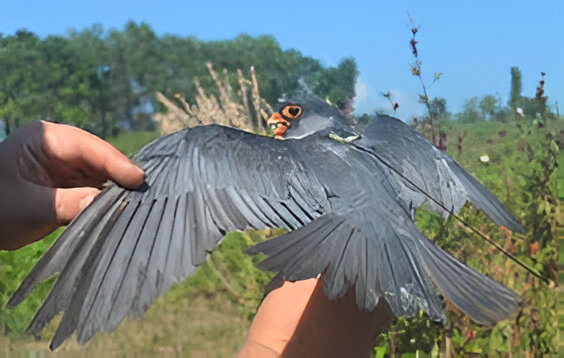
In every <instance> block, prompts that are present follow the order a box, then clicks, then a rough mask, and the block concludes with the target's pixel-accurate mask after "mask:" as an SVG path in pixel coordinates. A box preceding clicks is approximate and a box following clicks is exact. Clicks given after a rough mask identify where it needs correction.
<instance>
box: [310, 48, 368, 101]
mask: <svg viewBox="0 0 564 358" xmlns="http://www.w3.org/2000/svg"><path fill="white" fill-rule="evenodd" d="M357 76H358V69H357V66H356V62H355V60H354V58H345V59H343V60H341V62H339V65H338V66H337V67H336V68H335V67H330V68H328V69H326V70H324V71H322V72H321V73H320V74H319V77H318V79H317V83H316V85H315V87H314V89H313V93H315V94H316V95H318V96H320V97H321V98H326V99H328V100H329V101H330V102H331V103H332V104H334V105H335V106H337V107H339V108H340V109H345V107H347V105H349V104H350V101H351V100H352V98H354V96H355V90H354V86H355V84H356V78H357Z"/></svg>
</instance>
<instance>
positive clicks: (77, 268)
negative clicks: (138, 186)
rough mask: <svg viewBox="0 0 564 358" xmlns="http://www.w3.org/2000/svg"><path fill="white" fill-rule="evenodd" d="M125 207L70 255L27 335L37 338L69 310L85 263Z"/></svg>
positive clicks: (119, 204)
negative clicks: (44, 329)
mask: <svg viewBox="0 0 564 358" xmlns="http://www.w3.org/2000/svg"><path fill="white" fill-rule="evenodd" d="M122 194H123V192H122ZM119 197H121V196H119ZM126 206H127V203H126V202H120V201H119V200H116V202H115V203H114V208H112V209H111V210H110V211H109V212H110V213H111V214H110V215H108V216H104V218H103V219H102V220H101V221H100V222H99V223H100V225H93V226H91V229H93V231H92V232H91V233H90V232H89V233H88V235H87V236H85V239H84V240H83V242H81V243H80V245H79V246H78V248H77V251H75V254H74V255H71V257H70V260H69V261H68V262H67V263H66V265H65V267H64V269H63V271H62V272H61V275H60V276H59V277H58V278H57V280H56V281H55V284H54V285H53V287H51V290H50V291H49V295H48V296H47V298H46V299H45V300H44V301H43V303H42V305H41V307H40V308H39V310H38V311H37V313H36V314H35V316H34V317H33V319H32V320H31V322H30V323H29V325H28V327H27V329H26V331H27V332H28V333H31V334H34V335H37V334H39V332H40V331H41V330H42V329H43V328H44V327H45V325H46V324H47V323H48V322H50V321H51V320H52V319H53V318H54V317H55V316H56V315H57V314H59V313H60V312H61V311H63V310H65V309H67V308H68V306H69V304H70V303H71V302H72V301H71V298H72V294H73V293H74V291H75V288H76V286H77V285H78V284H79V282H80V279H81V276H82V270H83V268H84V266H85V263H86V262H88V260H89V259H90V255H92V253H93V252H96V250H98V248H99V246H100V245H101V244H100V242H99V241H100V240H99V239H100V238H101V237H102V235H105V234H106V233H107V231H109V228H111V226H112V225H113V223H114V222H115V221H116V220H117V218H119V215H120V214H121V212H122V211H123V210H124V208H125V207H126ZM96 224H98V223H96Z"/></svg>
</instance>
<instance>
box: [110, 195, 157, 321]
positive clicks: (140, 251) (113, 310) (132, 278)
mask: <svg viewBox="0 0 564 358" xmlns="http://www.w3.org/2000/svg"><path fill="white" fill-rule="evenodd" d="M159 206H160V202H158V201H157V200H155V199H153V200H152V201H151V202H150V205H146V204H145V205H144V207H146V208H147V209H145V210H146V212H145V211H144V210H143V211H141V210H140V211H138V212H137V215H136V216H135V218H134V220H133V221H132V224H131V225H130V227H129V229H128V231H127V232H126V233H125V234H124V236H125V237H124V240H125V241H126V242H135V244H134V245H133V246H132V247H131V248H128V249H127V250H124V251H125V252H124V254H123V256H124V258H125V261H126V262H127V265H126V266H125V272H124V273H123V276H122V279H121V281H120V282H119V285H117V290H115V291H114V292H115V294H114V298H113V300H112V302H111V303H110V305H109V310H108V315H107V318H106V322H105V324H104V329H106V330H113V329H114V328H115V327H117V325H118V324H119V323H120V322H121V321H122V320H123V319H124V318H125V315H126V314H127V313H129V311H130V309H131V305H132V302H133V300H134V299H135V293H136V292H137V290H138V288H137V286H138V283H139V282H138V280H139V279H140V278H142V277H143V276H144V275H145V273H144V271H145V270H144V269H143V267H144V266H145V267H146V265H147V261H148V257H147V256H148V254H149V253H150V251H151V250H150V246H151V244H152V242H153V240H149V238H147V237H146V236H147V232H152V233H154V230H153V229H154V226H155V222H154V220H155V219H154V217H159V216H160V215H159V214H160V213H159V212H158V211H159V210H160V208H159ZM155 209H156V210H155ZM153 210H155V211H153ZM154 213H156V215H155V214H154ZM153 235H154V234H153ZM119 274H121V272H119Z"/></svg>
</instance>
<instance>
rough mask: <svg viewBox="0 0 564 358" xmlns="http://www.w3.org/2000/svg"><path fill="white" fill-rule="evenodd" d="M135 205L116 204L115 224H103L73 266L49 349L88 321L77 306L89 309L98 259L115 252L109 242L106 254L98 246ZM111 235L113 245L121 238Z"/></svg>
mask: <svg viewBox="0 0 564 358" xmlns="http://www.w3.org/2000/svg"><path fill="white" fill-rule="evenodd" d="M138 206H139V204H138V203H136V205H131V203H128V202H124V203H123V204H122V206H121V207H120V209H121V210H120V211H116V213H115V216H116V218H115V224H114V225H112V226H106V227H105V228H104V229H106V230H108V231H107V232H104V233H103V234H104V235H102V233H100V234H99V235H98V237H99V238H100V240H97V242H96V246H95V247H93V249H92V252H90V253H89V255H88V258H87V259H86V261H85V262H84V264H83V265H82V267H80V268H77V270H79V271H80V274H79V275H80V276H79V277H80V280H79V281H77V282H76V288H75V289H74V291H72V297H71V298H69V300H70V304H69V306H68V307H67V308H66V310H65V312H64V314H63V318H62V319H61V322H60V323H59V326H58V327H57V330H56V331H55V335H54V337H53V339H52V340H51V344H50V346H49V347H50V348H51V349H52V350H53V349H55V348H57V347H59V346H60V345H61V344H62V343H63V342H64V340H65V339H67V338H68V337H69V336H70V335H71V334H72V333H73V332H74V331H75V330H76V328H77V326H78V324H79V322H81V321H82V322H88V321H87V320H86V321H85V320H82V315H81V310H82V309H83V308H84V307H88V309H87V310H88V312H90V311H89V310H90V309H91V308H92V303H94V302H95V299H96V298H97V296H98V294H99V291H98V290H97V291H96V292H95V294H92V295H90V292H89V291H90V289H92V288H93V287H92V285H94V283H95V281H94V279H96V275H95V273H96V272H97V271H98V270H97V268H99V267H100V263H103V261H102V260H108V259H109V260H110V262H111V260H112V259H113V257H114V255H115V250H114V249H112V248H111V246H110V248H109V251H108V252H110V253H111V254H110V255H107V256H105V255H103V253H104V252H106V251H103V250H101V249H102V247H104V249H108V246H107V245H108V239H109V238H111V236H110V235H111V234H112V232H113V231H114V230H116V229H117V230H120V228H121V227H123V225H124V224H125V223H127V225H128V224H129V222H130V220H131V217H132V216H133V214H134V213H135V211H136V210H137V207H138ZM118 226H119V227H118ZM104 231H105V230H104ZM122 232H123V231H122ZM106 234H107V235H106ZM113 238H114V240H113V241H111V243H110V245H112V244H113V243H114V242H116V243H117V244H116V246H117V245H118V244H119V241H121V238H122V235H121V234H120V235H115V236H114V237H113ZM114 248H115V246H114ZM108 256H109V257H108ZM102 282H103V279H102V280H99V283H100V285H99V286H98V289H99V288H100V286H101V284H102ZM79 317H80V318H79Z"/></svg>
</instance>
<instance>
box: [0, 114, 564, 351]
mask: <svg viewBox="0 0 564 358" xmlns="http://www.w3.org/2000/svg"><path fill="white" fill-rule="evenodd" d="M445 131H446V132H447V135H448V138H449V148H448V153H449V154H450V155H451V156H452V157H453V158H454V159H455V160H457V161H458V162H459V163H461V165H462V166H463V167H465V168H467V170H469V171H470V172H471V173H472V174H474V175H475V176H477V177H478V178H479V179H480V180H481V181H482V182H483V183H484V184H485V185H486V186H487V187H488V188H490V189H491V190H492V191H493V192H494V193H496V194H497V195H498V196H500V197H501V199H502V200H503V201H508V202H509V203H513V202H514V200H516V199H515V198H514V197H515V196H516V194H515V193H513V192H512V191H511V190H510V188H511V186H512V185H514V183H510V182H507V181H506V182H503V181H501V180H499V178H500V176H504V175H503V174H504V173H505V172H506V171H511V170H512V169H511V168H510V167H511V163H510V160H511V159H510V158H512V157H511V153H513V152H515V151H516V150H518V148H519V145H520V144H519V143H520V141H519V138H520V136H521V134H520V133H521V132H520V130H519V129H518V128H517V127H516V126H515V125H513V124H504V123H496V122H481V123H480V124H478V125H476V124H474V125H470V124H459V123H450V124H449V125H448V126H447V127H446V128H445ZM459 134H462V135H463V136H464V140H463V142H462V151H461V152H459V151H458V148H457V138H458V135H459ZM154 138H156V133H155V132H129V133H123V134H121V135H120V136H118V137H116V138H111V139H110V140H109V141H110V142H111V143H112V144H114V145H115V146H116V147H117V148H118V149H120V150H121V151H122V152H124V153H126V154H127V155H132V154H133V153H134V152H135V151H136V149H137V148H139V147H140V146H141V145H143V144H144V143H146V142H149V141H150V140H152V139H154ZM483 154H487V155H488V156H489V158H490V161H489V163H488V164H484V163H482V162H480V160H479V158H480V156H481V155H483ZM558 158H559V162H560V163H562V165H561V166H560V168H559V178H558V182H559V184H560V186H559V190H560V191H559V195H560V197H561V198H564V185H562V183H563V182H564V153H560V154H559V157H558ZM500 173H501V174H500ZM561 222H563V221H561ZM560 230H562V229H560ZM269 234H270V233H266V234H265V233H260V232H249V233H246V234H240V233H231V234H229V235H228V237H227V238H226V239H225V240H224V241H223V243H222V245H221V246H220V249H219V250H217V251H216V252H214V254H212V255H211V259H210V260H209V261H208V263H207V264H205V265H203V266H201V267H200V268H198V269H197V271H196V273H195V274H194V275H192V276H191V277H189V278H188V279H187V280H186V281H184V282H181V283H178V284H176V285H175V286H174V287H173V288H172V289H171V290H169V291H168V292H167V293H166V294H164V295H163V296H161V297H160V298H159V299H158V300H156V301H155V303H154V304H153V305H152V306H151V307H150V308H149V310H148V311H147V313H146V314H145V316H144V317H143V318H141V319H135V320H128V321H127V322H124V323H123V324H121V325H120V326H119V328H118V329H117V330H116V331H114V332H110V333H99V334H97V335H96V336H95V337H94V339H93V340H92V341H91V342H89V343H88V344H87V345H86V347H82V346H79V345H78V344H77V343H76V342H75V341H73V340H72V339H71V340H69V341H67V342H66V343H65V344H64V345H63V346H62V347H61V348H60V349H59V350H58V351H57V352H56V354H51V353H48V349H47V347H48V340H49V338H50V337H51V336H52V335H53V333H54V329H55V324H54V322H53V323H52V324H51V325H49V326H48V328H47V329H46V330H45V331H44V332H43V334H42V335H41V337H38V339H34V338H32V337H28V336H25V335H22V334H19V333H17V332H15V331H17V330H20V331H21V328H22V327H21V325H22V324H25V323H26V322H28V321H29V319H30V318H31V316H32V313H33V311H34V310H35V309H36V308H37V307H38V304H39V302H40V298H41V297H42V296H44V295H45V294H46V292H47V288H48V287H47V286H48V283H47V284H46V285H43V287H41V288H40V289H39V290H38V291H39V292H38V294H36V295H34V296H33V297H30V298H29V299H28V300H30V303H29V304H28V305H27V306H25V307H24V308H21V309H20V308H18V309H19V310H20V311H18V315H17V319H18V322H17V323H14V325H13V327H12V332H11V333H9V332H10V329H9V327H4V328H3V332H7V336H4V337H3V338H0V347H2V348H0V358H3V357H13V356H18V355H19V356H22V357H27V356H30V355H33V356H34V357H42V356H51V355H53V356H75V355H76V354H80V355H81V356H82V355H95V354H96V353H97V352H98V353H99V352H104V353H105V355H106V356H107V355H108V354H109V355H110V356H124V355H125V353H126V352H127V355H132V354H133V353H135V354H139V356H143V355H146V356H153V355H155V354H158V355H160V356H165V357H166V356H170V357H173V356H178V355H181V356H185V357H215V356H217V357H223V356H230V355H232V354H233V353H235V352H236V351H237V349H238V348H239V347H240V345H241V344H242V342H243V340H244V338H245V335H246V331H247V329H248V327H249V324H250V321H251V319H252V316H253V314H254V312H255V310H256V307H257V306H258V304H259V302H260V299H261V296H262V287H264V285H265V284H266V283H267V282H268V280H269V277H270V275H269V274H266V273H264V272H262V271H260V270H258V269H256V268H255V267H254V263H256V261H257V260H258V259H256V258H255V259H252V258H250V257H247V256H245V255H244V254H243V253H242V252H241V250H242V248H243V247H246V246H249V245H250V244H252V243H255V242H258V241H260V240H263V239H264V237H265V235H266V236H268V235H269ZM561 237H562V235H561ZM52 240H53V238H51V239H49V240H47V241H45V242H41V243H37V244H35V245H32V246H30V247H28V248H26V249H24V250H21V251H18V252H17V253H2V252H0V255H4V256H5V255H12V257H11V260H13V262H18V260H23V259H24V258H25V259H26V260H28V261H29V262H27V263H26V266H25V267H26V268H25V269H24V270H22V272H18V273H17V274H18V276H17V279H16V280H12V282H14V284H12V285H7V286H6V287H5V290H4V292H11V291H13V290H14V289H15V286H14V285H15V282H19V281H21V279H22V278H23V276H24V275H25V273H26V272H27V270H29V268H30V267H31V266H32V264H33V262H34V261H35V260H37V259H38V258H39V256H40V253H41V252H43V250H45V248H46V247H47V246H48V241H52ZM558 249H559V252H560V253H564V240H559V241H558ZM560 257H561V259H560V261H559V264H560V265H563V264H564V260H563V259H562V257H564V255H561V256H560ZM0 259H2V257H1V256H0ZM4 259H5V260H6V258H5V257H4ZM0 262H2V261H0ZM0 272H2V266H0ZM559 276H560V277H561V278H564V277H562V276H564V274H562V273H560V275H559ZM561 282H562V281H561ZM0 284H2V282H0ZM5 299H6V297H3V296H1V295H0V304H2V305H3V302H5ZM558 301H559V302H558V303H559V305H560V306H559V307H564V295H563V294H560V296H559V299H558ZM18 309H16V310H18ZM558 313H559V314H564V311H563V310H562V309H561V308H559V312H558ZM2 314H4V315H6V314H8V313H6V312H5V310H3V309H0V319H1V318H2ZM561 322H562V320H561ZM560 329H564V324H562V323H561V325H560ZM4 343H6V344H4Z"/></svg>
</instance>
